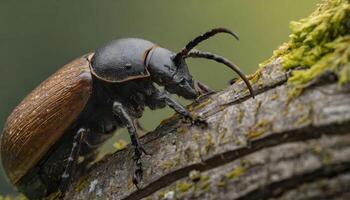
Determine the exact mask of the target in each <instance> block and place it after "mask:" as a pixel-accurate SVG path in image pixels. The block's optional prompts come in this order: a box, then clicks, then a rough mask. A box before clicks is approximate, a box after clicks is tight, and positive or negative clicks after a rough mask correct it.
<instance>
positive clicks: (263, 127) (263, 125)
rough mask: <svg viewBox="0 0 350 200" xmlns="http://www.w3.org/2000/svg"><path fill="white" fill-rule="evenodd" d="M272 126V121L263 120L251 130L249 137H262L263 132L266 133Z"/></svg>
mask: <svg viewBox="0 0 350 200" xmlns="http://www.w3.org/2000/svg"><path fill="white" fill-rule="evenodd" d="M271 126H272V124H271V122H269V121H266V120H261V121H259V122H258V123H257V124H256V125H254V126H253V127H252V128H251V130H250V131H249V132H248V134H247V138H249V139H254V138H257V137H260V136H262V135H263V134H265V133H266V132H267V131H269V130H270V129H271Z"/></svg>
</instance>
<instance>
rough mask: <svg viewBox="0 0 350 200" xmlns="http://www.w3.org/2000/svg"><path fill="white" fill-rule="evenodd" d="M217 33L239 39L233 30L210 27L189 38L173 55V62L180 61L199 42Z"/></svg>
mask: <svg viewBox="0 0 350 200" xmlns="http://www.w3.org/2000/svg"><path fill="white" fill-rule="evenodd" d="M218 33H227V34H230V35H232V36H233V37H234V38H236V39H237V40H239V37H238V35H237V34H236V33H235V32H233V31H231V30H229V29H227V28H214V29H212V30H210V31H208V32H205V33H204V34H202V35H200V36H198V37H196V38H194V39H193V40H191V41H190V42H189V43H188V44H187V45H186V46H185V47H184V48H183V49H182V50H181V51H180V52H179V53H177V54H176V56H175V57H174V62H175V63H178V62H180V60H181V59H182V58H184V57H185V56H186V55H187V54H188V53H189V52H190V51H191V50H192V49H193V48H194V47H196V46H197V45H198V44H199V43H201V42H203V41H205V40H207V39H209V38H210V37H212V36H214V35H216V34H218Z"/></svg>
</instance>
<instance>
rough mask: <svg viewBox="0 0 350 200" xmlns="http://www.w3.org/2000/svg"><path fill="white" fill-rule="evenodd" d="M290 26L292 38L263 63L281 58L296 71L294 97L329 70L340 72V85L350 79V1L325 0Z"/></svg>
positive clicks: (284, 64)
mask: <svg viewBox="0 0 350 200" xmlns="http://www.w3.org/2000/svg"><path fill="white" fill-rule="evenodd" d="M290 27H291V29H292V34H291V35H290V41H289V42H287V43H285V44H283V45H282V46H281V47H280V48H279V49H278V50H276V51H275V52H274V53H273V56H272V58H271V59H269V60H268V61H266V62H264V63H262V64H261V66H265V65H267V64H268V63H271V61H273V60H275V59H276V58H278V57H281V64H282V66H283V68H284V69H285V70H292V75H291V77H290V78H289V79H288V82H289V83H290V85H291V86H292V87H291V88H292V89H291V90H290V92H289V97H290V98H291V97H294V96H298V95H299V94H301V93H302V91H303V90H304V89H305V88H307V86H308V84H309V83H310V82H311V81H312V80H315V79H317V78H318V77H320V76H322V74H323V73H325V72H326V71H330V72H332V73H334V74H336V75H337V76H338V79H339V84H340V85H344V84H347V83H349V82H350V65H349V59H350V34H349V33H350V32H349V30H350V29H349V28H350V2H349V0H324V1H323V3H321V4H320V5H319V6H318V8H317V10H316V11H314V12H313V13H312V14H311V15H310V16H308V17H306V18H304V19H301V20H299V21H293V22H291V24H290Z"/></svg>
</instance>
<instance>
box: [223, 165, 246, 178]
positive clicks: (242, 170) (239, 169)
mask: <svg viewBox="0 0 350 200" xmlns="http://www.w3.org/2000/svg"><path fill="white" fill-rule="evenodd" d="M245 172H246V168H244V167H236V168H234V169H233V170H231V171H230V172H229V173H228V174H226V178H228V179H235V178H237V177H239V176H241V175H242V174H244V173H245Z"/></svg>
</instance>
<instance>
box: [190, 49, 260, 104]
mask: <svg viewBox="0 0 350 200" xmlns="http://www.w3.org/2000/svg"><path fill="white" fill-rule="evenodd" d="M188 57H191V58H206V59H209V60H214V61H216V62H218V63H222V64H224V65H226V66H228V67H229V68H231V69H232V70H233V71H235V72H236V73H237V74H238V75H239V76H240V77H241V78H242V80H243V81H244V83H245V84H246V85H247V87H248V90H249V92H250V96H251V97H253V98H254V91H253V88H252V85H251V84H250V82H249V80H248V79H247V77H246V76H245V74H244V73H243V72H242V71H241V69H240V68H239V67H238V66H237V65H235V64H234V63H232V62H231V61H229V60H228V59H226V58H224V57H222V56H219V55H216V54H213V53H210V52H202V51H199V50H197V49H194V50H192V51H190V52H189V53H187V55H186V56H185V57H184V58H188Z"/></svg>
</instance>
